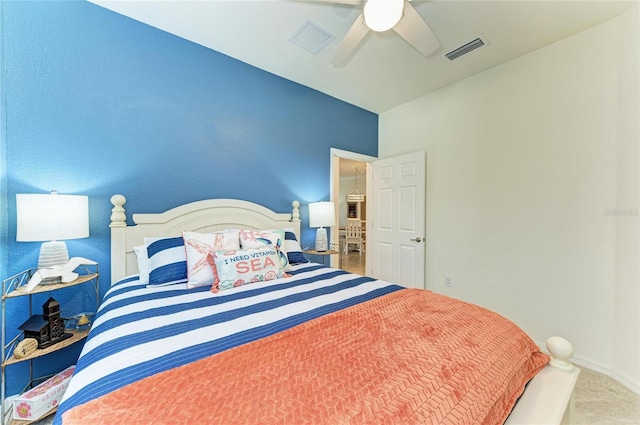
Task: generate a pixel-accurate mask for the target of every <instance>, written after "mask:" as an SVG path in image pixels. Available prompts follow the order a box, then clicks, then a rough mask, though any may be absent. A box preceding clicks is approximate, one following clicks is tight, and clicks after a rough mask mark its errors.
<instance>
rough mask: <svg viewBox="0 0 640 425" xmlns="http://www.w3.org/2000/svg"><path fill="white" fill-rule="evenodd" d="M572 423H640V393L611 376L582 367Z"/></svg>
mask: <svg viewBox="0 0 640 425" xmlns="http://www.w3.org/2000/svg"><path fill="white" fill-rule="evenodd" d="M573 423H574V424H575V425H628V424H640V396H639V395H637V394H635V393H634V392H633V391H631V390H629V389H628V388H626V387H625V386H623V385H620V384H619V383H618V382H617V381H615V380H614V379H612V378H609V377H608V376H605V375H603V374H601V373H598V372H594V371H592V370H589V369H585V368H581V372H580V376H579V377H578V382H577V384H576V388H575V417H574V420H573Z"/></svg>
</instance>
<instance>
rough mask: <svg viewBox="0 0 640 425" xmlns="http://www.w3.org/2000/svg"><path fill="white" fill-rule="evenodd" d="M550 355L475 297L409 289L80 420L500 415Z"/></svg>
mask: <svg viewBox="0 0 640 425" xmlns="http://www.w3.org/2000/svg"><path fill="white" fill-rule="evenodd" d="M548 361H549V358H548V357H547V356H546V355H545V354H543V353H541V352H539V350H538V347H537V346H536V345H535V344H534V343H533V342H532V341H531V340H530V338H529V337H528V336H527V335H525V334H524V333H523V331H522V330H520V329H519V328H518V327H517V326H516V325H514V324H513V323H511V322H510V321H508V320H506V319H504V318H503V317H501V316H499V315H497V314H495V313H492V312H490V311H488V310H486V309H483V308H480V307H478V306H475V305H471V304H467V303H464V302H460V301H457V300H454V299H451V298H448V297H445V296H442V295H438V294H434V293H432V292H429V291H423V290H413V289H406V290H401V291H397V292H394V293H392V294H389V295H386V296H383V297H380V298H377V299H375V300H372V301H369V302H366V303H363V304H360V305H357V306H355V307H351V308H348V309H345V310H341V311H338V312H336V313H332V314H330V315H327V316H324V317H320V318H318V319H315V320H312V321H310V322H307V323H305V324H302V325H299V326H297V327H294V328H291V329H289V330H287V331H284V332H281V333H279V334H276V335H273V336H271V337H268V338H265V339H262V340H258V341H255V342H253V343H249V344H246V345H243V346H239V347H236V348H233V349H230V350H227V351H225V352H222V353H219V354H217V355H214V356H211V357H208V358H206V359H203V360H200V361H198V362H195V363H192V364H189V365H185V366H182V367H179V368H176V369H172V370H169V371H166V372H162V373H159V374H157V375H154V376H151V377H149V378H146V379H144V380H142V381H139V382H136V383H134V384H131V385H128V386H126V387H123V388H121V389H119V390H116V391H114V392H112V393H110V394H107V395H105V396H103V397H101V398H99V399H96V400H93V401H90V402H88V403H86V404H84V405H81V406H77V407H76V408H74V409H72V410H70V411H69V412H66V413H65V414H64V416H63V423H64V424H65V425H76V424H99V423H109V424H213V423H219V424H283V423H288V424H303V423H317V424H344V423H421V424H500V423H503V422H504V420H505V419H506V417H507V416H508V414H509V412H510V410H511V409H512V407H513V405H514V403H515V401H516V399H517V398H518V397H519V396H520V395H521V393H522V392H523V390H524V386H525V384H526V383H527V382H528V381H529V379H530V378H532V377H533V376H534V375H535V374H536V373H537V371H538V370H539V369H541V368H542V367H543V366H544V365H545V364H546V363H547V362H548Z"/></svg>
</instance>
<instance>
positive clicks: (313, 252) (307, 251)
mask: <svg viewBox="0 0 640 425" xmlns="http://www.w3.org/2000/svg"><path fill="white" fill-rule="evenodd" d="M331 248H333V247H331ZM302 252H303V253H305V254H307V255H320V256H322V264H323V265H325V266H326V265H327V264H326V258H329V259H330V258H331V255H339V254H340V251H339V250H335V249H329V250H327V251H316V250H315V249H305V250H304V251H302ZM329 265H331V262H329Z"/></svg>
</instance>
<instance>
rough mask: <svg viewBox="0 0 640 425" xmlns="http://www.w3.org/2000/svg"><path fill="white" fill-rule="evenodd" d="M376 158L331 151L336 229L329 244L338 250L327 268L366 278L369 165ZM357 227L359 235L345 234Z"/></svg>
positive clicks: (336, 150)
mask: <svg viewBox="0 0 640 425" xmlns="http://www.w3.org/2000/svg"><path fill="white" fill-rule="evenodd" d="M376 159H377V158H375V157H371V156H367V155H362V154H358V153H354V152H348V151H342V150H339V149H331V167H332V172H331V176H332V184H331V200H332V201H333V202H334V204H335V206H336V218H337V220H336V226H335V227H334V228H332V229H331V243H332V245H333V246H335V247H337V248H338V249H339V251H340V255H339V256H335V257H333V258H332V263H331V265H332V266H333V267H336V268H341V269H343V270H346V271H349V272H352V273H356V274H360V275H363V276H364V275H366V274H367V272H366V270H367V269H366V262H367V251H366V233H367V226H366V217H367V202H366V200H367V190H368V184H367V181H368V179H369V174H370V173H369V172H368V167H369V163H370V162H372V161H374V160H376ZM356 223H357V224H359V225H360V232H359V235H356V233H354V232H349V233H348V234H347V228H348V226H351V228H352V229H353V227H354V226H357V224H356ZM347 236H350V238H349V239H347Z"/></svg>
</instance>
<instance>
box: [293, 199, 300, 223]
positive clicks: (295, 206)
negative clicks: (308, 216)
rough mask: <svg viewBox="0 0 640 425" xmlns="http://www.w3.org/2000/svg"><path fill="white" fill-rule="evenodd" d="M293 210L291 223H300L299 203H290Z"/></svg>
mask: <svg viewBox="0 0 640 425" xmlns="http://www.w3.org/2000/svg"><path fill="white" fill-rule="evenodd" d="M291 206H292V207H293V210H292V211H291V221H300V202H298V201H293V202H291Z"/></svg>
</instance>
